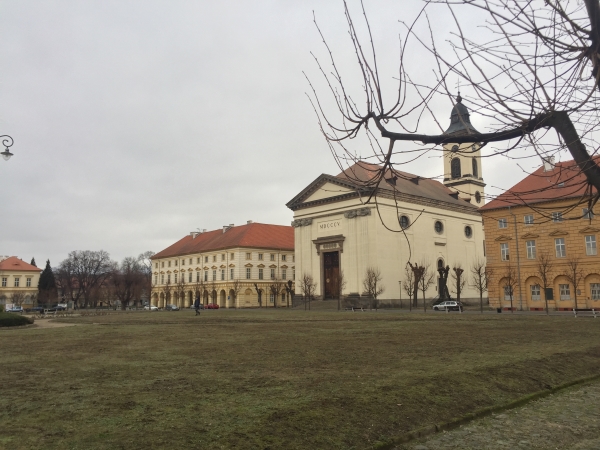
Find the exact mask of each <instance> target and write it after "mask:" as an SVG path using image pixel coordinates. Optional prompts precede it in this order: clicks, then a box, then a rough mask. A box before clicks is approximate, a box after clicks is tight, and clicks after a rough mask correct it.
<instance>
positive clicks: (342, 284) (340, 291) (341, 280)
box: [336, 270, 347, 311]
mask: <svg viewBox="0 0 600 450" xmlns="http://www.w3.org/2000/svg"><path fill="white" fill-rule="evenodd" d="M346 284H347V280H346V277H345V276H344V271H343V270H340V272H339V273H338V279H337V286H336V290H337V299H338V311H340V310H341V309H342V296H343V295H344V290H345V289H346Z"/></svg>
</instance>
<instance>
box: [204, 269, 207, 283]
mask: <svg viewBox="0 0 600 450" xmlns="http://www.w3.org/2000/svg"><path fill="white" fill-rule="evenodd" d="M204 281H208V270H205V271H204Z"/></svg>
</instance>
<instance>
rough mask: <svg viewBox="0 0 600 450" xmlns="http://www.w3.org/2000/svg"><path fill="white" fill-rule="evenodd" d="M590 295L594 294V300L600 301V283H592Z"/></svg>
mask: <svg viewBox="0 0 600 450" xmlns="http://www.w3.org/2000/svg"><path fill="white" fill-rule="evenodd" d="M590 293H591V294H592V300H600V283H591V284H590Z"/></svg>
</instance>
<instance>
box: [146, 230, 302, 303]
mask: <svg viewBox="0 0 600 450" xmlns="http://www.w3.org/2000/svg"><path fill="white" fill-rule="evenodd" d="M152 271H153V272H152V277H153V278H152V282H153V288H152V296H151V303H152V305H154V306H157V307H159V308H163V307H165V306H166V305H168V304H174V305H176V306H178V307H180V308H188V307H190V306H191V305H192V304H193V303H194V300H195V298H196V296H200V298H201V302H202V304H204V305H208V304H211V303H212V304H217V305H219V307H221V308H252V307H283V306H288V305H291V302H292V298H291V292H290V288H291V290H292V291H293V289H294V284H295V277H296V267H295V255H294V231H293V228H292V227H289V226H281V225H269V224H260V223H253V222H248V223H247V224H246V225H242V226H237V227H236V226H234V225H229V226H225V227H223V229H222V230H212V231H202V232H200V231H198V232H192V233H190V234H189V235H188V236H186V237H184V238H183V239H181V240H180V241H178V242H176V243H175V244H173V245H172V246H170V247H168V248H166V249H165V250H163V251H161V252H159V253H157V254H156V255H154V256H153V257H152ZM259 292H260V295H259Z"/></svg>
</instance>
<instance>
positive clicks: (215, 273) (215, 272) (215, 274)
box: [213, 270, 217, 281]
mask: <svg viewBox="0 0 600 450" xmlns="http://www.w3.org/2000/svg"><path fill="white" fill-rule="evenodd" d="M213 281H217V271H216V270H213Z"/></svg>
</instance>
